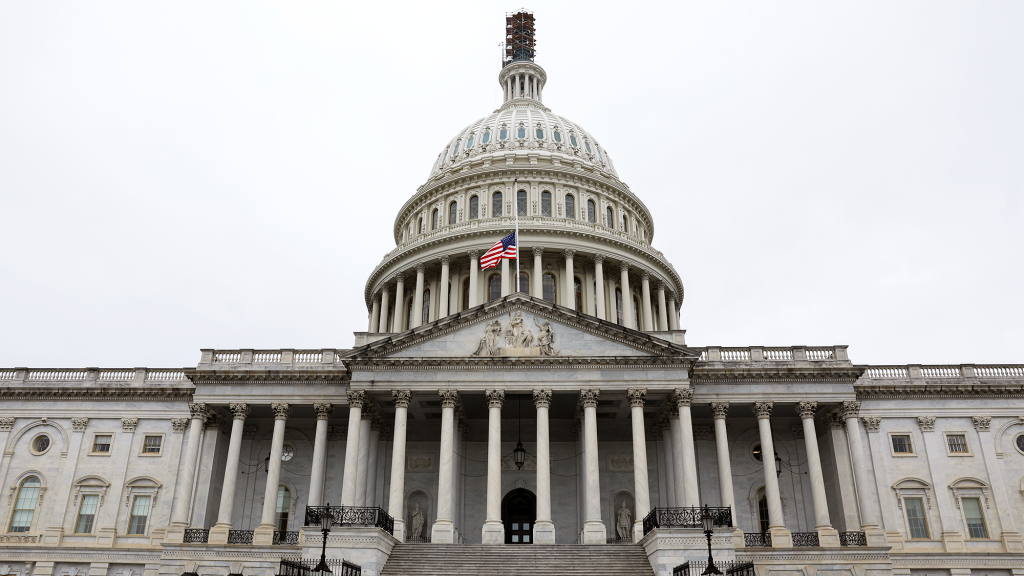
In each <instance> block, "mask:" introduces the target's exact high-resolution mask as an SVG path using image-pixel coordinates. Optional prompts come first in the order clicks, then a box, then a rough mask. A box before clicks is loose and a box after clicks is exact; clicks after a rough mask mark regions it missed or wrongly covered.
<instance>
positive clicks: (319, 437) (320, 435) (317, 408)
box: [307, 402, 334, 506]
mask: <svg viewBox="0 0 1024 576" xmlns="http://www.w3.org/2000/svg"><path fill="white" fill-rule="evenodd" d="M313 412H315V413H316V436H314V439H313V467H312V470H311V472H310V474H309V501H308V503H307V505H308V506H323V504H324V474H325V473H326V472H327V420H328V419H330V417H331V414H332V413H333V412H334V406H332V405H331V404H328V403H323V402H318V403H315V404H313Z"/></svg>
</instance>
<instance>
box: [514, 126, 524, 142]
mask: <svg viewBox="0 0 1024 576" xmlns="http://www.w3.org/2000/svg"><path fill="white" fill-rule="evenodd" d="M516 136H517V137H518V138H520V139H523V138H526V126H520V127H519V130H517V131H516Z"/></svg>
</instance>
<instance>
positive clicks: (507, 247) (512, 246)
mask: <svg viewBox="0 0 1024 576" xmlns="http://www.w3.org/2000/svg"><path fill="white" fill-rule="evenodd" d="M515 257H516V233H515V232H513V233H511V234H509V235H508V236H505V237H504V238H502V239H501V240H498V241H497V242H495V243H494V246H491V249H490V250H488V251H487V253H486V254H484V255H483V257H482V258H480V269H481V270H487V269H488V268H494V267H496V266H497V265H498V261H499V260H501V259H502V258H509V259H512V258H515Z"/></svg>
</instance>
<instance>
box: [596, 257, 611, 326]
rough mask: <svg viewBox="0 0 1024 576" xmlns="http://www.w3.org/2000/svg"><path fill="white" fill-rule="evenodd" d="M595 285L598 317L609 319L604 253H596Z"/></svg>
mask: <svg viewBox="0 0 1024 576" xmlns="http://www.w3.org/2000/svg"><path fill="white" fill-rule="evenodd" d="M594 286H595V288H596V289H597V297H596V298H594V300H596V301H597V317H598V318H600V319H601V320H607V319H608V316H607V315H606V314H605V310H604V254H594Z"/></svg>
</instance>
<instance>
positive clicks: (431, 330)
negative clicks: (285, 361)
mask: <svg viewBox="0 0 1024 576" xmlns="http://www.w3.org/2000/svg"><path fill="white" fill-rule="evenodd" d="M645 356H647V357H665V356H672V357H678V358H686V357H692V358H693V359H694V360H696V358H697V356H698V354H697V353H696V352H695V351H692V350H690V349H688V348H686V347H684V346H679V345H677V344H673V343H670V342H668V341H666V340H662V339H660V338H655V337H653V336H651V335H649V334H645V333H643V332H638V331H636V330H631V329H629V328H624V327H622V326H619V325H617V324H613V323H610V322H606V321H604V320H599V319H597V318H595V317H593V316H589V315H586V314H580V313H578V312H576V311H575V310H570V309H568V308H564V307H562V306H556V305H554V304H551V303H549V302H546V301H544V300H541V299H538V298H532V297H530V296H527V295H525V294H513V295H510V296H506V297H504V298H501V299H499V300H495V301H493V302H489V303H487V304H484V305H481V306H477V307H474V308H471V309H469V310H465V311H463V312H461V313H459V314H454V315H451V316H449V317H447V318H443V319H441V320H439V321H437V322H433V323H430V324H427V325H424V326H420V327H418V328H416V329H414V330H409V331H406V332H403V333H402V334H397V335H395V336H392V337H390V338H386V339H384V340H379V341H377V342H373V343H371V344H368V345H366V346H363V347H360V348H356V349H353V350H352V351H351V352H350V353H349V354H347V355H346V357H347V358H346V359H357V358H359V359H367V360H369V359H385V358H387V359H395V360H402V359H405V360H407V359H413V358H422V359H442V358H452V359H455V358H459V359H480V360H491V361H493V360H496V359H506V358H507V359H512V358H517V359H538V360H543V359H550V360H554V359H557V358H562V359H564V358H629V357H633V358H637V359H639V358H641V357H645Z"/></svg>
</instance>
